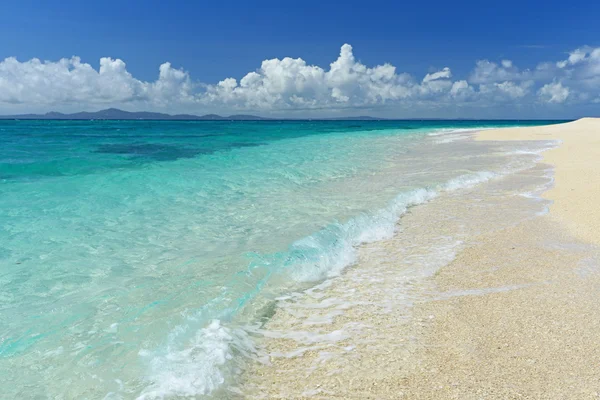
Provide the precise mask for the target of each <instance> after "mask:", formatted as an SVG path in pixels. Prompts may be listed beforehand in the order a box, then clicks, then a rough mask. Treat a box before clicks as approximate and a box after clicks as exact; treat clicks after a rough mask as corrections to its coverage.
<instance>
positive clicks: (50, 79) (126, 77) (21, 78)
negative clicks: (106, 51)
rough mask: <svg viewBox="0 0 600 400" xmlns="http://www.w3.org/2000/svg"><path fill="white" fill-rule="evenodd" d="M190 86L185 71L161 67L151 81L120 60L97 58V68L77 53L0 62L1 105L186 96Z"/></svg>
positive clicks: (112, 102) (157, 99)
mask: <svg viewBox="0 0 600 400" xmlns="http://www.w3.org/2000/svg"><path fill="white" fill-rule="evenodd" d="M191 90H192V84H191V81H190V79H189V76H188V74H187V73H185V72H183V71H181V70H177V69H173V68H172V67H171V64H169V63H164V64H163V65H161V66H160V74H159V77H158V79H157V80H156V81H154V82H151V83H149V82H142V81H140V80H138V79H135V78H134V77H133V76H132V75H131V74H130V73H129V72H128V71H127V68H126V65H125V63H124V62H123V61H122V60H119V59H116V60H113V59H112V58H109V57H103V58H101V59H100V68H99V69H98V71H96V70H95V69H94V68H93V67H92V66H91V65H90V64H86V63H82V62H81V60H80V59H79V57H73V58H70V59H66V58H64V59H61V60H59V61H56V62H52V61H40V60H38V59H36V58H34V59H32V60H29V61H25V62H19V61H18V60H17V59H15V58H14V57H10V58H7V59H5V60H4V61H2V62H0V103H17V104H18V103H25V104H29V105H36V104H42V105H48V106H54V105H59V106H60V105H64V104H73V103H74V104H81V105H83V106H84V107H85V106H87V105H89V104H118V103H129V102H143V101H150V102H151V101H158V102H164V101H165V100H168V99H172V98H174V97H175V98H177V100H178V101H181V100H185V99H188V98H189V96H190V94H189V93H190V91H191Z"/></svg>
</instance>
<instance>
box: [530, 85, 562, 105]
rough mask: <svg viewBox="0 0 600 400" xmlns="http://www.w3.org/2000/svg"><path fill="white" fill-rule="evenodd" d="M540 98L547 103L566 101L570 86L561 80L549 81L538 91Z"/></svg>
mask: <svg viewBox="0 0 600 400" xmlns="http://www.w3.org/2000/svg"><path fill="white" fill-rule="evenodd" d="M538 94H539V96H540V98H541V99H542V100H543V101H545V102H547V103H564V102H565V100H567V97H569V88H567V87H564V86H563V85H562V84H561V83H560V82H553V83H547V84H545V85H544V86H542V88H541V89H540V90H539V92H538Z"/></svg>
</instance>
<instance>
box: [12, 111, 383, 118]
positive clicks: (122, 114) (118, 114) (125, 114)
mask: <svg viewBox="0 0 600 400" xmlns="http://www.w3.org/2000/svg"><path fill="white" fill-rule="evenodd" d="M0 119H51V120H60V119H64V120H78V119H79V120H92V119H100V120H177V121H268V120H275V118H263V117H258V116H256V115H244V114H236V115H230V116H228V117H224V116H221V115H217V114H206V115H193V114H174V115H172V114H165V113H156V112H148V111H134V112H131V111H124V110H119V109H118V108H107V109H106V110H100V111H96V112H86V111H84V112H78V113H73V114H64V113H60V112H56V111H52V112H48V113H46V114H21V115H0ZM286 119H287V118H286ZM318 119H323V120H347V121H365V120H373V121H377V120H384V119H385V118H373V117H367V116H362V117H340V118H318Z"/></svg>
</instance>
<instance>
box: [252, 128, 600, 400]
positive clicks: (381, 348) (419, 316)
mask: <svg viewBox="0 0 600 400" xmlns="http://www.w3.org/2000/svg"><path fill="white" fill-rule="evenodd" d="M580 125H582V122H581V121H576V122H571V123H567V124H561V125H550V126H544V127H527V128H502V129H495V130H486V131H481V132H479V133H477V134H476V138H475V139H476V141H480V140H483V141H485V140H492V141H494V140H498V139H502V140H505V139H507V140H518V141H527V140H562V141H563V143H562V145H560V146H558V147H556V148H554V149H552V150H548V151H547V152H545V153H544V157H543V161H538V162H537V164H536V165H537V167H534V168H532V169H531V170H528V171H525V172H524V173H523V174H520V175H522V176H519V177H518V179H517V177H514V179H513V180H511V179H504V178H502V179H501V180H500V182H496V183H491V184H485V185H483V187H481V188H479V189H474V190H471V192H472V193H470V194H468V195H467V196H466V197H469V198H470V199H471V200H469V201H463V198H462V197H463V196H461V195H456V196H454V197H451V198H450V199H445V200H443V201H442V202H441V204H438V205H436V204H435V202H433V203H431V205H426V206H419V207H416V208H415V209H414V210H413V211H411V212H410V213H409V214H408V215H406V216H405V217H404V218H403V222H405V223H406V225H407V226H406V227H404V225H403V228H402V230H401V231H400V233H399V235H398V237H395V238H394V239H393V240H390V241H388V242H384V243H377V244H372V245H367V246H364V247H365V248H364V249H362V250H361V254H362V255H361V256H360V257H359V265H358V266H357V268H353V269H351V270H349V271H348V272H347V273H345V274H344V275H343V276H342V277H340V278H341V279H339V280H338V281H336V282H334V283H331V282H330V283H329V284H327V285H324V286H325V288H324V289H323V290H321V289H319V290H316V291H313V292H312V293H311V296H308V297H311V299H309V300H308V301H305V304H304V305H303V307H308V309H309V310H310V312H311V313H315V314H316V315H317V317H314V320H319V318H321V320H322V319H323V318H325V319H328V322H327V323H328V324H329V325H330V326H329V331H330V332H331V333H332V334H334V333H335V334H337V335H338V336H337V337H335V335H334V336H327V337H325V339H326V341H325V344H323V343H321V344H319V345H315V343H312V344H311V343H310V340H308V339H309V336H308V334H306V332H304V331H302V332H303V334H306V338H305V339H307V342H306V346H305V347H304V348H302V349H298V348H297V341H292V340H289V339H290V338H289V337H285V336H281V337H276V338H275V340H274V342H271V343H270V344H269V346H270V347H269V348H268V350H269V352H270V354H271V356H272V359H271V364H270V365H263V366H258V367H257V368H256V371H253V375H255V377H256V378H258V380H259V381H262V382H260V383H257V382H254V383H253V384H250V385H249V387H250V388H251V389H252V390H250V393H248V397H249V398H319V399H328V398H373V399H375V398H377V399H379V398H389V399H395V398H409V399H413V398H414V399H446V398H448V399H454V398H457V399H471V398H472V399H480V398H486V399H487V398H494V399H496V398H497V399H505V398H543V399H546V398H548V399H554V398H557V399H558V398H560V399H564V398H577V399H579V398H597V396H598V393H600V384H598V382H599V380H598V378H596V371H595V366H596V365H599V364H600V351H599V350H596V349H595V348H594V337H595V335H596V334H597V332H598V329H600V322H596V321H600V307H599V306H600V301H598V300H596V299H595V296H594V292H596V291H598V290H600V273H599V272H598V271H597V265H598V260H600V252H598V249H597V248H596V247H595V246H592V245H591V244H593V243H597V242H594V237H590V234H589V233H590V232H593V227H594V221H595V219H594V218H593V217H592V218H586V219H585V220H584V221H585V223H586V224H587V225H586V226H587V228H586V229H581V228H579V227H578V226H579V224H580V223H581V222H579V221H581V219H578V216H579V214H576V215H575V216H573V215H571V214H569V208H565V203H566V202H567V201H568V200H569V198H570V197H573V196H575V195H576V194H579V195H581V194H582V193H585V192H582V190H581V188H585V187H586V186H585V185H588V184H589V183H588V182H587V181H586V180H581V181H578V183H579V186H577V187H576V188H572V187H568V189H569V190H565V185H564V181H563V180H564V179H565V176H567V177H568V174H569V173H570V174H578V173H579V174H580V173H581V170H578V169H577V168H573V164H574V163H573V162H572V161H569V154H572V151H573V150H574V149H575V147H577V149H576V150H577V151H578V153H577V154H580V153H585V152H586V150H589V149H590V147H592V146H590V142H593V141H594V138H593V129H594V126H597V127H600V120H591V121H587V120H584V121H583V125H585V126H586V128H585V132H584V133H582V134H575V135H573V136H574V137H570V138H569V139H568V140H567V141H566V142H567V143H568V144H567V146H568V147H567V148H568V149H569V150H571V152H568V151H565V150H561V149H564V147H563V146H564V145H565V139H564V138H562V137H561V135H563V134H564V133H565V132H567V133H569V132H572V131H577V130H579V129H580ZM565 127H566V129H565ZM548 129H549V130H550V132H548ZM578 146H579V147H578ZM591 150H592V153H593V148H592V149H591ZM554 153H558V156H554ZM547 154H549V155H550V157H548V156H547ZM561 157H562V158H561ZM590 157H591V159H593V154H592V155H589V154H588V155H587V156H583V157H581V158H580V160H582V162H581V163H575V164H578V165H583V166H585V165H586V162H584V161H585V160H587V163H589V162H590ZM571 158H572V156H571ZM557 160H558V161H557ZM565 160H566V162H565ZM544 163H549V164H551V165H552V166H553V168H554V173H553V175H554V177H555V181H554V186H553V187H551V188H550V189H548V188H547V187H546V189H544V191H543V193H544V194H543V197H544V198H546V199H550V200H553V201H554V204H551V205H550V212H549V213H546V214H545V215H543V216H534V215H536V213H533V214H526V213H525V214H523V213H521V214H519V212H520V210H521V208H523V209H525V208H528V207H529V208H531V210H534V209H536V207H538V209H539V207H540V205H538V206H535V200H532V199H529V202H527V201H526V200H524V199H522V198H519V197H520V196H518V194H519V190H522V188H521V187H520V186H519V185H521V186H523V187H525V186H527V185H525V184H524V183H523V182H529V181H531V182H529V185H530V186H531V185H532V184H533V183H532V182H533V181H535V179H537V180H538V181H539V180H540V179H542V180H543V177H544V176H545V172H544V171H545V168H546V167H545V166H544ZM592 169H593V167H592ZM536 171H537V172H536ZM565 174H566V175H565ZM517 175H519V174H517ZM534 175H535V176H534ZM533 178H535V179H533ZM532 179H533V180H532ZM503 180H504V181H506V182H504V181H503ZM528 180H529V181H528ZM569 182H570V180H569ZM503 185H504V186H503ZM511 185H513V186H514V187H512V186H511ZM500 186H502V191H498V190H500V189H499V188H500ZM509 188H510V190H509V192H510V193H512V194H510V195H507V194H506V193H508V192H507V190H508V189H509ZM570 189H574V190H570ZM515 190H516V191H515ZM505 192H506V193H505ZM497 193H504V194H503V195H502V196H499V195H497ZM555 193H557V194H558V195H555ZM488 195H489V196H488ZM482 196H483V197H482ZM486 196H487V197H486ZM495 196H496V197H495ZM552 196H555V197H556V198H553V197H552ZM584 197H585V196H584ZM483 198H485V199H486V202H487V203H490V204H487V203H485V202H484V203H485V204H487V207H492V208H488V209H485V208H482V209H479V208H481V207H482V204H481V201H482V199H483ZM587 200H588V201H587V202H586V201H585V200H581V199H579V202H580V203H581V204H586V205H587V206H588V207H587V208H586V210H587V212H591V211H593V201H589V198H588V199H587ZM478 202H479V203H478ZM494 202H496V203H495V204H494ZM544 203H545V204H547V203H549V201H544ZM448 205H450V206H451V207H454V208H451V210H452V211H453V212H455V213H456V212H457V213H458V215H459V217H460V216H462V218H463V220H461V221H462V222H461V223H462V224H467V225H469V224H470V225H472V226H470V225H469V229H471V231H472V234H471V236H469V235H466V236H464V237H465V238H466V239H465V240H467V242H466V243H465V244H464V245H462V247H461V245H459V247H456V244H452V243H450V242H451V240H450V241H448V243H447V245H448V246H449V247H448V248H449V249H450V250H449V251H450V253H452V252H453V251H455V253H456V254H452V256H451V257H450V258H448V255H450V253H448V254H447V255H439V254H438V255H437V256H435V257H441V259H444V257H446V258H448V259H447V261H446V262H444V263H442V265H439V266H438V267H437V268H438V269H436V268H434V269H432V270H431V271H429V275H427V273H425V274H421V275H423V276H422V277H416V275H414V273H415V272H414V271H413V272H412V273H413V275H414V276H413V275H410V273H411V272H410V269H409V270H405V269H404V270H402V269H401V270H398V269H397V268H398V267H400V263H399V261H400V260H402V262H405V259H406V257H407V256H408V257H421V258H422V257H424V255H419V254H413V250H410V249H411V246H413V244H412V242H411V241H414V238H415V237H416V238H418V237H419V236H420V235H426V236H427V235H430V236H429V239H434V240H437V241H438V242H439V243H438V244H440V245H443V243H444V242H443V240H442V241H441V242H440V238H441V237H444V234H445V235H446V237H451V236H452V235H453V234H454V233H455V232H456V229H457V226H459V225H460V224H456V221H453V220H454V219H457V217H456V215H454V214H450V215H448V210H446V209H445V208H444V207H443V206H445V207H446V208H448ZM494 207H495V208H494ZM557 207H558V210H559V211H558V212H557ZM532 212H533V211H532ZM432 213H433V214H432ZM486 213H487V214H486ZM430 214H432V215H435V216H437V218H441V219H442V220H443V223H441V224H440V223H435V224H432V226H430V227H429V228H427V229H428V230H426V231H424V230H423V229H425V228H422V227H419V226H418V225H419V224H420V223H421V225H422V223H423V222H424V221H425V222H426V221H427V218H430V216H431V215H430ZM492 214H493V215H492ZM507 214H508V217H507V218H504V219H503V217H504V215H507ZM537 214H539V212H538V213H537ZM490 215H492V216H491V217H490ZM494 215H495V216H494ZM526 215H532V216H530V217H525V216H526ZM444 218H445V219H444ZM487 218H496V219H495V220H493V223H492V224H489V221H487ZM569 218H571V219H570V221H572V224H570V225H569V224H567V223H566V222H565V220H569ZM458 219H459V220H460V218H458ZM478 221H479V222H478ZM490 221H491V220H490ZM510 221H514V222H510ZM415 223H416V224H415ZM478 223H479V224H480V225H481V226H479V225H478ZM411 224H413V225H416V226H413V225H411ZM453 224H455V225H453ZM411 226H412V228H409V227H411ZM597 226H600V225H597ZM452 232H454V233H452ZM436 235H437V236H439V237H437V236H436ZM440 235H441V236H440ZM592 236H593V235H592ZM451 239H455V238H454V237H451ZM459 239H460V237H459ZM459 241H460V240H459ZM457 243H458V242H457ZM407 246H408V248H409V250H408V253H407V249H406V248H405V247H407ZM452 246H454V247H452ZM453 249H454V250H453ZM375 253H376V254H378V256H381V254H382V253H384V254H386V255H387V258H389V259H393V260H390V261H389V263H388V264H387V265H383V266H381V265H376V264H369V262H370V261H371V260H370V259H369V257H370V254H375ZM394 260H395V261H394ZM396 264H397V265H396ZM409 264H410V263H409ZM365 266H367V267H368V268H365ZM375 267H376V268H375ZM390 268H391V269H390ZM402 268H404V267H402ZM390 272H391V274H390ZM405 275H406V276H405ZM417 275H418V274H417ZM401 278H402V279H404V280H405V282H404V281H403V282H402V283H400V285H404V286H403V287H406V293H405V294H404V295H403V296H400V297H397V296H396V294H397V293H396V292H395V290H396V289H395V288H394V284H395V285H398V282H395V283H394V284H390V283H389V282H388V281H389V280H396V281H400V280H402V279H401ZM421 278H423V279H421ZM367 280H371V281H374V282H375V283H373V282H366V281H367ZM340 281H341V282H340ZM357 282H359V283H358V284H357ZM384 282H385V284H384ZM390 285H391V286H390ZM329 286H331V287H329ZM388 286H390V287H389V288H388ZM348 288H350V290H351V291H352V293H351V297H352V298H353V299H355V298H358V299H367V300H368V301H366V302H363V303H362V304H361V303H360V301H358V302H357V303H356V304H353V305H351V306H347V307H346V306H344V305H343V304H342V303H339V304H338V306H339V307H338V308H335V307H334V308H333V309H331V308H325V307H323V308H325V310H321V309H320V308H321V305H322V304H323V303H325V302H326V301H327V300H330V299H334V300H335V299H341V298H343V297H344V296H345V293H347V291H348ZM389 289H391V290H389ZM378 292H383V293H384V296H382V295H381V294H380V293H378ZM385 295H387V296H392V298H391V299H389V301H388V303H389V304H388V308H389V310H386V311H382V310H381V307H380V308H376V307H373V304H374V303H377V302H381V301H385V300H382V299H381V298H379V297H385ZM378 296H379V297H378ZM323 299H325V300H323ZM311 307H312V309H311ZM597 310H598V311H597ZM288 311H289V310H288ZM285 314H286V313H285V312H280V311H278V314H277V315H276V317H277V318H274V319H273V320H272V322H271V323H270V326H269V329H271V330H275V331H277V330H278V329H279V332H283V331H285V329H289V326H293V325H289V323H290V322H289V321H290V318H291V319H293V318H296V317H290V315H285ZM289 314H293V313H289ZM311 318H313V316H312V315H311ZM293 323H294V324H295V327H296V328H297V329H298V330H296V331H295V332H296V333H299V332H300V330H299V329H300V328H302V329H306V326H305V324H304V323H302V321H300V320H296V321H295V322H293ZM349 324H354V325H351V326H352V327H353V329H355V331H353V332H352V335H356V336H361V335H362V336H361V340H360V341H357V340H356V339H353V338H351V337H345V336H344V332H345V331H344V329H345V328H347V327H348V326H349ZM346 333H347V332H346ZM271 337H273V336H271ZM327 340H329V342H327ZM274 349H277V351H279V353H277V352H276V351H273V350H274ZM274 354H275V356H274V357H275V358H273V355H274ZM571 371H577V374H576V375H573V374H572V373H571ZM253 385H254V386H253ZM594 396H596V397H594Z"/></svg>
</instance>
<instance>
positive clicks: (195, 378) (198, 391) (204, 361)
mask: <svg viewBox="0 0 600 400" xmlns="http://www.w3.org/2000/svg"><path fill="white" fill-rule="evenodd" d="M496 176H498V174H494V173H492V172H489V171H482V172H477V173H472V174H465V175H462V176H459V177H457V178H454V179H452V180H450V181H448V182H446V183H445V184H442V185H438V186H437V187H436V189H431V188H421V189H416V190H412V191H409V192H405V193H401V194H400V195H398V196H397V197H396V198H395V199H394V200H393V201H391V202H390V204H389V205H388V206H387V207H386V208H384V209H381V210H379V211H377V212H374V213H370V214H363V215H360V216H357V217H355V218H353V219H351V220H349V221H348V222H346V223H336V224H332V225H330V226H328V227H327V228H325V229H323V230H322V231H320V232H317V233H315V234H313V235H311V236H309V237H306V238H304V239H301V240H298V241H297V242H295V243H294V244H292V246H290V250H289V252H288V254H289V257H288V258H287V259H286V261H285V263H284V265H283V270H284V271H286V272H289V276H291V277H292V278H293V279H294V280H296V281H300V282H310V281H318V280H322V279H325V278H328V277H333V276H336V275H339V274H340V273H341V271H342V270H343V269H344V268H346V267H347V266H349V265H352V264H353V263H354V262H355V261H356V252H357V247H358V246H359V245H361V244H363V243H370V242H375V241H380V240H384V239H389V238H392V237H393V235H394V233H395V231H396V227H397V223H398V220H399V219H400V217H401V216H402V215H403V214H405V213H406V212H407V210H408V208H409V207H411V206H414V205H417V204H422V203H425V202H428V201H430V200H432V199H433V198H435V197H436V196H437V195H438V193H439V192H440V191H453V190H458V189H461V188H469V187H472V186H475V185H477V184H479V183H482V182H485V181H488V180H490V179H492V178H494V177H496ZM330 284H331V281H325V282H324V283H322V284H321V286H319V287H315V288H313V292H314V291H315V290H317V289H318V288H325V287H327V286H329V285H330ZM313 292H311V294H314V296H313V297H314V298H315V299H319V297H320V296H319V294H318V293H313ZM293 298H294V295H293V294H292V295H288V296H281V297H279V298H278V300H279V301H280V302H285V301H286V300H287V299H292V300H293ZM356 304H358V303H353V302H351V301H348V300H346V299H332V298H327V299H324V300H322V301H321V302H318V303H313V304H310V305H308V304H304V305H301V304H297V303H296V304H294V305H293V306H291V305H290V307H297V308H332V312H331V313H330V314H327V315H325V316H323V317H322V318H314V319H312V320H307V321H306V322H307V324H306V325H317V326H318V325H321V324H328V323H331V321H332V320H333V318H335V317H336V316H337V315H339V311H340V310H344V309H347V308H349V307H351V306H352V305H356ZM187 322H188V325H181V326H179V327H177V328H175V329H174V330H173V331H172V332H171V334H170V335H169V340H168V343H167V345H166V346H164V347H163V348H161V349H159V351H153V352H150V351H142V352H140V356H141V357H142V358H143V359H145V360H146V362H147V363H148V366H149V368H148V373H147V377H146V380H147V382H148V385H147V386H146V388H145V389H144V390H143V391H142V393H141V394H140V396H139V397H138V398H139V399H158V398H167V397H174V396H180V397H195V396H199V395H208V394H211V393H213V392H214V391H215V390H217V389H218V388H221V387H223V384H224V383H225V382H226V381H227V380H228V378H229V377H234V376H236V375H238V374H239V373H240V372H241V365H240V362H241V360H243V359H249V358H250V359H262V360H263V361H264V358H261V357H263V356H261V355H260V354H259V351H258V350H257V348H256V347H255V344H254V343H253V341H252V339H251V337H250V336H249V335H248V332H251V333H252V332H253V333H257V334H261V335H264V336H266V337H279V338H284V339H291V340H294V341H296V342H298V343H301V344H304V345H305V347H304V348H303V349H300V350H298V351H297V352H295V353H298V352H299V353H302V352H303V351H306V350H307V347H306V346H307V345H308V346H314V345H319V346H323V345H325V346H327V345H333V344H335V343H337V342H340V341H342V340H344V339H346V338H347V337H348V335H350V332H349V330H350V331H351V330H352V329H351V328H350V327H347V329H345V330H337V331H334V332H330V333H313V332H308V331H293V332H280V333H277V332H273V331H268V332H267V331H262V330H256V329H254V330H253V329H249V328H248V329H246V330H244V329H233V328H230V327H227V326H224V325H223V324H222V322H221V321H219V320H213V321H212V322H210V323H209V324H208V325H207V326H205V327H203V328H201V329H198V330H197V331H196V332H195V334H193V336H192V337H191V338H189V339H185V338H186V335H187V332H189V331H191V332H193V329H194V328H193V327H194V326H195V325H196V324H197V323H198V322H197V321H192V320H189V321H187ZM348 329H349V330H348ZM311 348H312V347H311ZM271 356H273V354H272V355H271ZM286 356H293V355H291V354H287V355H286Z"/></svg>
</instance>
